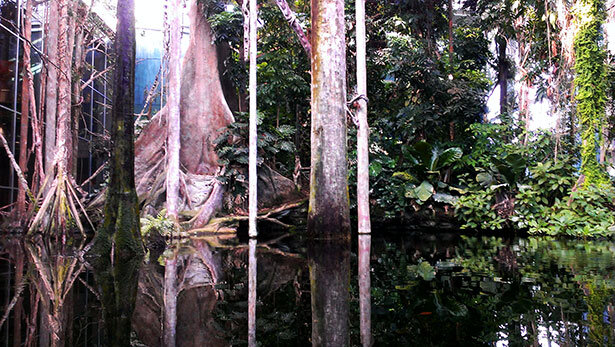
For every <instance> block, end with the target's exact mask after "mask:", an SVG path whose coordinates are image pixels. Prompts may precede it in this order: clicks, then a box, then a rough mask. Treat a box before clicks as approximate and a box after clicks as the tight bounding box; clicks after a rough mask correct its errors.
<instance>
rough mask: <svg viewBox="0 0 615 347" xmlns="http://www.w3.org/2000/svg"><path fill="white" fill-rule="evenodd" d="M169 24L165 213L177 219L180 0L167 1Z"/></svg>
mask: <svg viewBox="0 0 615 347" xmlns="http://www.w3.org/2000/svg"><path fill="white" fill-rule="evenodd" d="M168 4H169V6H168V9H169V13H170V17H171V23H170V31H171V32H170V40H169V41H170V42H169V50H170V52H169V92H168V93H169V94H168V98H167V105H168V106H167V107H168V112H169V120H168V123H167V216H168V217H169V218H170V219H172V220H175V221H177V214H178V209H179V151H180V116H179V115H180V113H179V109H180V98H181V96H180V83H181V81H180V74H181V60H180V59H181V30H182V28H181V1H180V0H171V1H169V2H168Z"/></svg>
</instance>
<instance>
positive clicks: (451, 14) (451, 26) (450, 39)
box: [448, 0, 454, 62]
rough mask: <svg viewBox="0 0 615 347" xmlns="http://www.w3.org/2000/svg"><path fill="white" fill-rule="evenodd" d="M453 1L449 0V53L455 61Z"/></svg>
mask: <svg viewBox="0 0 615 347" xmlns="http://www.w3.org/2000/svg"><path fill="white" fill-rule="evenodd" d="M453 16H454V13H453V0H448V53H449V55H450V57H449V59H450V61H451V62H452V61H453V19H454V18H453Z"/></svg>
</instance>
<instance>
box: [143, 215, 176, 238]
mask: <svg viewBox="0 0 615 347" xmlns="http://www.w3.org/2000/svg"><path fill="white" fill-rule="evenodd" d="M166 214H167V211H166V210H164V209H163V210H162V211H160V212H159V213H158V215H157V216H156V217H154V216H145V217H142V218H141V235H142V236H143V237H147V235H149V234H150V233H152V232H154V233H158V234H160V235H162V236H171V235H172V233H173V232H174V231H176V226H175V223H173V221H172V220H170V219H168V218H167V217H166Z"/></svg>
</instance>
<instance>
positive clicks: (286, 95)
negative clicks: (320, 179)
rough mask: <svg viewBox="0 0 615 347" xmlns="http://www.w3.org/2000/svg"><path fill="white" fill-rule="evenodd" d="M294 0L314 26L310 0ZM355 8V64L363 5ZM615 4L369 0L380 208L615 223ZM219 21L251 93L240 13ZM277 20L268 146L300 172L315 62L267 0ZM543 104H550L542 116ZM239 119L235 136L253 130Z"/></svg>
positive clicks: (267, 54) (555, 226) (234, 154)
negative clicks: (611, 31) (610, 21)
mask: <svg viewBox="0 0 615 347" xmlns="http://www.w3.org/2000/svg"><path fill="white" fill-rule="evenodd" d="M451 4H452V6H453V7H452V8H450V6H451ZM294 5H295V6H294V8H295V9H296V10H297V14H298V17H299V19H300V20H301V21H302V22H304V23H309V4H308V3H306V2H304V1H295V2H294ZM346 7H347V14H346V16H347V17H348V18H347V44H348V61H347V64H348V69H349V73H348V76H353V74H352V73H351V72H350V71H353V69H354V60H353V58H354V57H353V54H354V51H353V49H354V46H353V45H354V41H353V30H354V27H353V24H352V23H354V20H353V18H352V16H353V15H352V13H353V11H351V9H352V7H353V4H352V3H351V2H347V5H346ZM449 10H450V11H449ZM451 14H452V17H451ZM607 15H609V16H610V14H609V13H607V10H606V8H605V4H604V1H593V0H581V1H576V2H573V3H570V2H565V1H545V2H540V1H524V0H516V1H510V0H506V1H490V0H487V1H482V0H478V1H476V0H474V1H470V0H468V1H463V2H459V3H458V2H452V3H451V2H447V1H442V0H427V1H413V0H399V1H368V2H367V33H368V48H367V49H368V52H367V59H368V95H369V101H370V102H369V121H370V131H371V133H370V167H369V168H370V181H371V200H370V203H371V207H372V218H373V219H374V220H378V221H381V222H385V221H389V220H403V221H405V222H411V225H416V226H419V225H420V226H439V227H442V226H447V225H455V226H456V225H460V226H462V227H463V228H470V229H486V230H499V229H514V230H520V231H528V232H529V233H532V234H564V235H572V236H606V235H610V234H611V233H612V232H613V231H615V228H614V227H615V217H614V216H615V215H614V214H613V212H614V209H615V205H614V198H615V189H613V185H612V178H610V176H609V175H608V174H607V169H608V168H610V167H611V165H612V164H611V162H612V158H611V153H612V150H611V148H612V142H613V131H612V130H611V129H612V125H613V124H612V121H611V117H612V109H613V98H612V96H613V93H614V92H615V89H614V87H613V83H612V82H611V81H612V80H613V78H612V74H613V72H612V71H613V68H612V66H613V65H611V61H612V59H611V56H610V54H607V50H606V46H607V38H606V37H605V28H604V23H605V20H606V19H607ZM609 18H610V17H609ZM209 20H210V22H211V23H212V25H213V27H214V29H215V31H216V38H217V40H219V41H221V42H228V43H230V44H231V46H232V47H233V48H234V52H235V53H234V54H233V55H232V56H231V57H230V58H229V59H227V60H226V62H225V65H226V67H227V70H226V74H228V75H229V76H230V77H231V79H232V80H233V81H234V82H235V86H236V88H237V89H238V90H239V91H240V92H243V91H244V90H245V86H246V82H245V81H246V71H245V69H244V68H243V66H242V64H241V62H240V55H239V52H240V50H241V44H242V42H241V40H242V36H241V23H242V14H241V12H240V9H239V8H235V9H234V10H233V11H228V10H227V11H220V12H219V13H217V14H215V15H213V16H211V17H210V19H209ZM261 20H262V22H263V26H262V27H261V28H260V30H259V35H260V37H259V44H260V45H261V46H260V50H261V52H262V53H261V55H259V60H258V64H259V87H258V102H259V112H260V118H259V120H260V122H261V123H260V131H261V132H260V135H259V136H260V137H259V139H260V140H261V142H260V143H259V146H260V149H261V153H262V160H263V161H264V162H267V163H268V164H269V165H271V166H272V167H275V168H276V169H278V170H280V172H282V173H284V174H286V175H290V174H291V173H292V172H293V168H294V167H295V164H296V162H298V161H300V163H302V164H304V165H305V163H309V145H310V143H309V136H308V134H309V101H310V100H309V86H310V84H309V83H310V81H309V78H310V77H309V61H308V59H307V57H306V55H305V53H304V52H303V49H302V47H301V45H300V44H299V43H298V42H297V40H296V39H295V35H294V33H293V32H292V30H291V29H290V28H289V27H288V26H285V25H284V21H285V20H284V18H283V17H282V16H281V14H280V13H279V11H278V10H277V8H276V7H275V5H274V4H267V3H264V4H262V5H261ZM349 78H350V79H351V80H350V81H349V86H352V85H354V81H352V78H351V77H349ZM531 89H533V90H535V98H534V97H533V95H530V94H531V93H530V90H531ZM500 90H504V91H507V92H505V93H504V94H503V95H502V97H501V98H500V105H499V106H500V108H499V110H489V109H488V108H487V98H488V97H490V96H491V95H492V94H493V93H494V92H495V93H496V94H497V93H499V91H500ZM349 94H350V95H351V96H350V97H349V99H351V97H352V91H351V90H350V88H349ZM539 102H544V103H543V105H547V106H542V107H540V108H539V109H538V111H535V110H536V108H533V110H534V112H531V108H530V106H531V105H532V104H535V103H539ZM488 116H489V117H488ZM494 116H495V117H494ZM545 117H555V118H556V124H555V126H554V127H553V128H552V129H548V130H530V126H529V125H530V124H529V123H530V122H531V121H535V122H539V123H540V119H541V118H545ZM238 119H239V121H238V123H235V124H233V125H232V126H231V127H230V128H229V129H228V130H227V133H226V134H227V135H228V136H231V135H241V134H242V133H245V132H242V131H243V130H242V129H243V128H245V127H247V125H244V124H246V123H244V122H242V121H241V119H242V118H238ZM349 126H351V127H350V128H349V129H350V130H349V137H348V142H349V146H348V148H349V153H348V158H349V165H350V167H351V170H350V182H351V185H352V183H353V182H354V179H355V170H354V169H355V161H354V158H355V157H356V153H355V152H354V151H353V150H352V149H353V148H356V146H355V143H354V142H355V136H354V135H355V133H354V128H353V127H352V122H351V121H349ZM244 138H245V137H244ZM219 143H225V142H223V141H220V142H219ZM218 153H219V154H220V157H221V158H222V159H221V160H223V161H224V163H230V164H232V165H244V164H245V163H247V150H246V149H244V148H243V147H239V148H237V147H236V148H231V147H229V146H224V145H219V147H218ZM293 154H294V155H293ZM234 172H235V171H232V170H231V171H228V173H227V175H228V176H229V180H233V179H236V177H232V176H233V173H234ZM304 178H305V177H304ZM349 191H350V192H351V199H353V198H354V196H353V193H352V192H354V189H352V188H350V189H349ZM238 193H239V191H238Z"/></svg>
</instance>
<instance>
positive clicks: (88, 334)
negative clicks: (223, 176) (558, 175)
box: [0, 232, 615, 346]
mask: <svg viewBox="0 0 615 347" xmlns="http://www.w3.org/2000/svg"><path fill="white" fill-rule="evenodd" d="M359 244H360V245H361V247H359ZM159 245H160V244H159ZM0 247H1V252H2V258H1V259H0V271H1V273H0V305H1V307H2V315H3V316H6V319H5V321H4V324H3V325H2V327H1V330H0V345H2V346H18V345H23V344H26V345H29V346H47V345H54V344H55V345H60V346H61V345H65V346H105V345H108V343H106V341H107V339H106V335H107V332H108V330H106V329H105V322H104V320H103V313H102V312H103V311H102V306H103V304H102V303H101V301H104V302H105V308H106V309H107V310H114V311H113V312H117V314H118V315H121V314H123V313H122V312H126V309H125V308H124V306H122V305H119V306H118V307H112V306H114V305H115V304H114V302H116V303H117V302H121V300H119V301H118V300H115V301H114V300H105V299H104V298H105V296H104V295H103V294H104V293H105V288H106V287H105V286H106V284H105V282H104V280H103V278H104V276H102V275H101V273H100V272H101V270H100V269H98V268H97V267H96V265H95V263H96V262H95V261H94V260H92V259H95V258H91V257H87V256H84V251H83V250H84V247H85V248H87V247H88V243H87V242H80V241H72V242H71V243H70V244H69V245H65V246H58V245H57V244H55V243H54V242H50V241H49V240H43V239H38V240H34V241H32V240H31V241H23V240H20V239H18V238H4V239H3V241H2V242H1V245H0ZM156 249H157V248H156V247H152V249H151V250H150V252H149V254H148V257H147V259H146V261H145V262H143V263H142V264H141V265H139V266H136V267H134V270H130V269H132V267H130V266H124V267H117V265H118V264H114V265H115V267H114V269H115V270H113V271H115V272H113V273H114V274H115V275H116V278H123V279H125V281H123V283H121V285H122V286H127V287H129V286H134V287H133V288H135V290H136V291H137V295H136V304H135V309H134V312H133V313H132V345H135V346H162V345H168V344H169V342H168V341H175V342H176V345H177V346H229V345H237V346H242V345H247V344H248V340H249V339H254V340H255V341H256V342H257V343H258V344H259V345H262V346H289V345H293V346H309V345H312V342H315V343H316V344H327V343H328V344H333V345H352V346H355V345H361V344H362V341H365V342H366V343H369V341H373V344H374V345H375V346H389V345H393V344H401V345H427V346H460V345H464V346H494V345H497V346H513V345H524V346H525V345H543V346H548V345H551V346H558V345H559V346H583V345H615V276H614V274H615V272H614V271H613V270H615V244H613V243H611V242H608V241H582V240H556V239H551V238H538V237H534V238H502V237H494V236H482V237H480V236H463V235H458V234H452V233H449V234H442V233H429V232H420V233H419V232H412V233H408V232H405V233H402V236H400V235H399V233H397V234H387V235H382V234H381V233H378V232H374V236H371V237H370V236H363V237H362V239H361V240H360V242H359V240H358V239H357V238H356V237H355V238H354V239H353V240H352V242H348V243H344V242H320V243H314V242H308V241H307V240H305V239H303V238H302V237H300V235H292V234H276V235H273V234H271V235H267V233H263V236H261V237H259V239H258V241H257V242H256V241H252V242H248V240H247V239H245V240H244V239H243V238H238V237H236V236H235V235H234V234H222V235H214V236H203V237H199V238H193V239H190V240H183V241H181V242H176V243H174V244H173V245H172V246H170V247H168V248H167V249H166V250H165V249H161V248H159V247H158V251H156ZM359 260H360V261H359ZM359 265H361V266H359ZM116 268H120V270H117V269H116ZM121 268H124V269H128V270H121ZM121 271H134V272H135V273H136V275H135V276H132V275H130V274H127V275H126V274H123V273H121ZM250 279H252V281H250ZM359 279H360V280H359ZM107 286H108V285H107ZM16 293H17V294H19V295H15V294H16ZM7 307H9V308H11V310H10V311H8V313H6V314H5V310H6V308H7ZM107 328H108V327H107ZM165 341H166V342H165Z"/></svg>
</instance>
